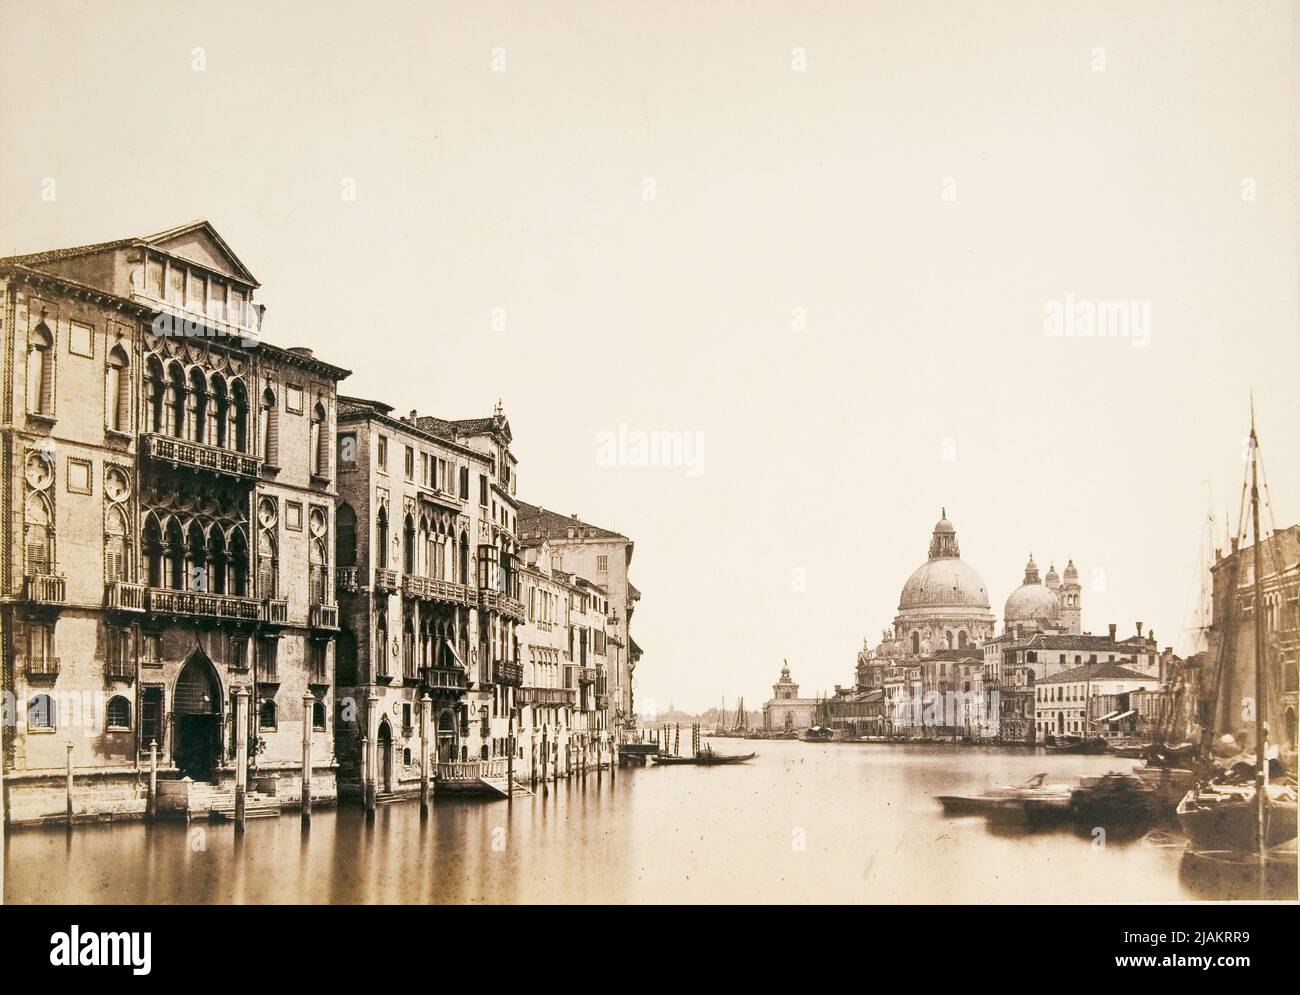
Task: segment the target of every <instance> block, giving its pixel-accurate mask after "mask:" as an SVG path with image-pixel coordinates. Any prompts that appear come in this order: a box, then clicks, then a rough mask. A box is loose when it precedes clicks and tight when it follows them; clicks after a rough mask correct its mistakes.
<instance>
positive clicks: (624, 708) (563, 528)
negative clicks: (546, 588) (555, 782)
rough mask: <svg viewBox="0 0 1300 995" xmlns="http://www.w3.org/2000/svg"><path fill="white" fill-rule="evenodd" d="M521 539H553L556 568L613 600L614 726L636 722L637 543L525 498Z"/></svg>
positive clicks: (609, 634) (611, 666)
mask: <svg viewBox="0 0 1300 995" xmlns="http://www.w3.org/2000/svg"><path fill="white" fill-rule="evenodd" d="M519 538H520V541H521V542H522V543H523V545H524V546H525V547H531V546H538V545H540V544H541V543H542V542H543V541H547V542H549V543H550V546H551V562H552V564H553V566H554V567H555V568H556V569H559V570H561V571H564V572H568V573H572V574H576V575H577V576H579V577H583V578H586V579H587V580H588V581H590V582H591V583H593V584H596V585H598V586H599V587H600V589H601V590H602V591H604V592H605V594H606V597H607V601H608V605H609V618H608V622H607V626H608V627H607V640H608V644H609V655H608V658H607V665H608V673H609V684H608V694H609V696H610V712H611V714H610V718H609V721H610V724H611V728H619V729H622V728H625V727H627V726H629V725H632V724H634V723H635V721H636V711H635V705H634V695H633V673H634V672H635V670H636V666H637V663H638V662H639V661H640V659H641V648H640V647H639V646H638V645H637V643H636V640H634V639H633V638H632V633H631V623H632V615H633V613H634V611H635V610H636V604H637V601H638V600H640V598H641V592H640V591H638V590H637V589H636V587H635V586H634V585H633V584H632V582H631V580H630V579H629V578H628V570H629V568H630V567H631V565H632V551H633V545H634V544H633V542H632V540H631V539H629V538H628V537H627V536H625V535H622V534H621V533H618V532H614V531H612V530H610V529H603V528H600V527H599V526H596V525H592V524H590V523H588V522H584V521H582V520H581V519H580V518H578V516H577V515H576V514H574V515H569V516H565V515H561V514H557V513H556V512H553V511H547V510H546V509H545V508H542V507H539V506H537V505H532V504H529V503H528V502H526V501H521V502H519Z"/></svg>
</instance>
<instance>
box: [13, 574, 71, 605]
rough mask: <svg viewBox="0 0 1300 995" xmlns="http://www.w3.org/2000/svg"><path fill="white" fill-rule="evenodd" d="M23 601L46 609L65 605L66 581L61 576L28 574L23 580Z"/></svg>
mask: <svg viewBox="0 0 1300 995" xmlns="http://www.w3.org/2000/svg"><path fill="white" fill-rule="evenodd" d="M23 600H24V601H26V602H27V603H28V604H29V605H43V606H46V607H57V606H59V605H64V604H67V601H68V585H67V581H65V580H64V578H63V575H62V574H28V575H27V576H25V577H24V578H23Z"/></svg>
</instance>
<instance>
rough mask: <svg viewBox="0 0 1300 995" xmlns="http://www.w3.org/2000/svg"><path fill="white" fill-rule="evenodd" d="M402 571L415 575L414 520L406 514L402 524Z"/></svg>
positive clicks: (408, 513)
mask: <svg viewBox="0 0 1300 995" xmlns="http://www.w3.org/2000/svg"><path fill="white" fill-rule="evenodd" d="M402 569H403V570H405V571H406V572H407V573H408V574H413V573H415V519H414V518H412V517H411V514H410V512H407V515H406V519H405V521H404V522H403V524H402Z"/></svg>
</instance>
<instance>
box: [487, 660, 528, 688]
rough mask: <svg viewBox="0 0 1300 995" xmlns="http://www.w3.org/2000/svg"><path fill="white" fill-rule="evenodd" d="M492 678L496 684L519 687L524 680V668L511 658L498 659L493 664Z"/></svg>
mask: <svg viewBox="0 0 1300 995" xmlns="http://www.w3.org/2000/svg"><path fill="white" fill-rule="evenodd" d="M492 680H493V682H494V683H496V684H503V685H505V686H506V687H512V688H517V687H519V685H521V684H523V682H524V668H523V666H522V665H520V664H518V663H514V662H512V661H510V660H497V661H495V662H494V663H493V664H492Z"/></svg>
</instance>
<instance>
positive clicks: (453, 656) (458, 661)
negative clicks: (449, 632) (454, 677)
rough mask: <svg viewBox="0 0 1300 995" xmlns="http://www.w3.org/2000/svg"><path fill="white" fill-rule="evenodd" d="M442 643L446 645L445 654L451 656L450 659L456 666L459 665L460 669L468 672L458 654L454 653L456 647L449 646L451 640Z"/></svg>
mask: <svg viewBox="0 0 1300 995" xmlns="http://www.w3.org/2000/svg"><path fill="white" fill-rule="evenodd" d="M443 642H444V643H445V644H446V646H447V652H448V653H450V654H451V658H452V659H453V660H455V661H456V662H457V663H458V664H460V669H461V670H468V669H469V668H468V667H466V666H465V661H464V660H462V659H461V658H460V654H459V653H457V652H456V647H455V646H453V645H452V644H451V640H450V639H444V640H443Z"/></svg>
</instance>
